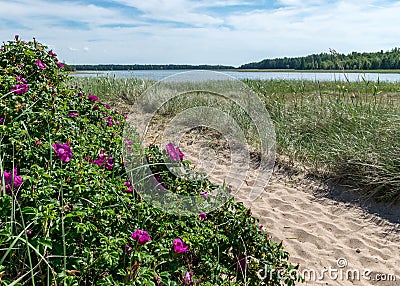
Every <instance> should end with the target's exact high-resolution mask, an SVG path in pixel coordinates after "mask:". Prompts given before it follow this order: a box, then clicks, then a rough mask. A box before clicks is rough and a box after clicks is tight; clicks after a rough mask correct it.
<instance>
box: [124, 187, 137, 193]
mask: <svg viewBox="0 0 400 286" xmlns="http://www.w3.org/2000/svg"><path fill="white" fill-rule="evenodd" d="M134 189H135V187H134V186H131V187H129V188H127V189H126V190H125V192H126V193H133V190H134Z"/></svg>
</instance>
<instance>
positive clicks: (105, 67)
mask: <svg viewBox="0 0 400 286" xmlns="http://www.w3.org/2000/svg"><path fill="white" fill-rule="evenodd" d="M68 68H69V70H70V71H88V70H91V71H92V70H95V71H110V70H114V71H117V70H234V69H292V70H339V69H345V70H394V69H400V48H394V49H392V50H390V51H386V52H384V51H383V50H381V51H380V52H374V53H372V52H370V53H367V52H363V53H360V52H352V53H350V54H347V55H346V54H340V53H337V52H336V51H335V50H330V53H320V54H312V55H308V56H304V57H284V58H275V59H264V60H262V61H260V62H254V63H248V64H244V65H242V66H240V67H237V68H235V67H233V66H226V65H189V64H185V65H182V64H179V65H177V64H165V65H153V64H147V65H143V64H131V65H130V64H127V65H125V64H98V65H72V66H68Z"/></svg>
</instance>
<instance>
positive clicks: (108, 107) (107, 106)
mask: <svg viewBox="0 0 400 286" xmlns="http://www.w3.org/2000/svg"><path fill="white" fill-rule="evenodd" d="M103 105H104V107H105V108H107V109H110V108H111V107H110V106H109V105H108V104H105V103H104V104H103Z"/></svg>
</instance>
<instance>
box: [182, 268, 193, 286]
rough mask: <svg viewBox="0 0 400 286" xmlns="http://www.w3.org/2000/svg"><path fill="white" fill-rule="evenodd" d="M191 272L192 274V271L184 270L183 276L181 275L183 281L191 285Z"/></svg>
mask: <svg viewBox="0 0 400 286" xmlns="http://www.w3.org/2000/svg"><path fill="white" fill-rule="evenodd" d="M192 274H193V272H192V271H189V272H186V274H185V277H183V283H184V284H185V285H189V286H192V285H193V281H192Z"/></svg>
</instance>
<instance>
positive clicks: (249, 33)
mask: <svg viewBox="0 0 400 286" xmlns="http://www.w3.org/2000/svg"><path fill="white" fill-rule="evenodd" d="M0 12H1V13H0V35H1V40H2V41H7V40H10V39H12V38H13V37H14V35H15V34H19V35H20V37H21V38H22V39H25V40H31V39H32V38H33V37H35V38H36V39H38V40H39V41H41V42H43V43H45V44H46V45H47V46H49V47H50V48H52V49H54V50H55V51H56V52H57V54H58V55H59V58H60V59H61V60H63V61H65V62H66V63H69V64H99V63H103V64H107V63H116V64H120V63H121V64H124V63H126V64H135V63H138V64H169V63H173V64H224V65H233V66H239V65H241V64H244V63H248V62H255V61H260V60H262V59H264V58H275V57H285V56H288V57H290V56H303V55H307V54H311V53H320V52H329V49H330V48H332V49H335V50H336V51H338V52H341V53H349V52H352V51H380V50H381V49H383V50H385V51H386V50H390V49H392V48H394V47H399V46H400V43H399V41H400V29H399V27H400V17H399V16H398V15H400V1H388V0H383V1H375V0H349V1H343V0H342V1H338V0H328V1H318V0H275V1H268V0H261V1H251V0H208V1H205V0H197V1H196V0H115V1H108V0H99V1H94V0H71V1H60V0H11V1H10V0H0Z"/></svg>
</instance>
